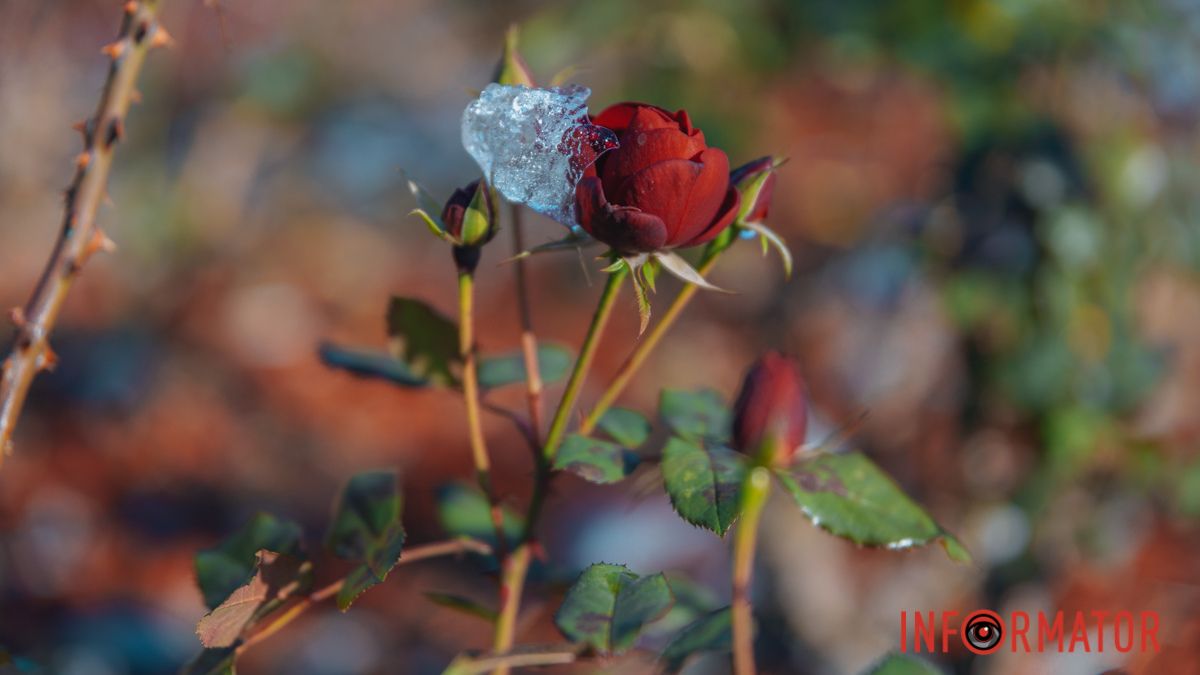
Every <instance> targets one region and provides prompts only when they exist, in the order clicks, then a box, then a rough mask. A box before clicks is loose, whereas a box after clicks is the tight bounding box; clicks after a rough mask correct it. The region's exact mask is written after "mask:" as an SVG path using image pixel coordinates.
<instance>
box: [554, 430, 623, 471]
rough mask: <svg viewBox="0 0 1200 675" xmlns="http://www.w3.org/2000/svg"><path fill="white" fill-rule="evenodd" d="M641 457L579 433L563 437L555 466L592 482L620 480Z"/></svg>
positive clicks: (615, 445) (614, 444) (618, 446)
mask: <svg viewBox="0 0 1200 675" xmlns="http://www.w3.org/2000/svg"><path fill="white" fill-rule="evenodd" d="M637 465H638V456H637V454H636V453H634V452H632V451H630V450H627V449H625V448H623V447H621V446H620V445H617V444H616V443H609V442H608V441H599V440H596V439H594V438H588V437H587V436H580V435H579V434H571V435H569V436H567V437H566V439H564V440H563V442H562V445H561V446H559V448H558V454H556V455H555V457H554V468H555V469H558V470H559V471H569V472H571V473H573V474H575V475H576V476H579V477H580V478H582V479H584V480H586V481H589V482H592V483H616V482H618V481H620V480H623V479H624V478H625V477H627V476H628V475H629V474H631V473H633V470H634V469H636V468H637Z"/></svg>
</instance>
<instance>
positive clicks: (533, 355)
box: [509, 204, 542, 443]
mask: <svg viewBox="0 0 1200 675" xmlns="http://www.w3.org/2000/svg"><path fill="white" fill-rule="evenodd" d="M509 213H511V214H512V241H513V254H514V255H520V254H521V252H522V251H524V250H525V233H524V232H523V225H524V223H522V222H521V207H520V206H518V205H517V204H511V205H510V211H509ZM513 274H514V276H515V277H516V281H517V310H518V313H519V315H520V318H521V352H522V354H523V355H524V357H525V389H526V392H527V395H528V397H529V424H530V426H531V427H532V428H533V438H534V441H535V443H540V441H541V437H542V374H541V368H540V366H539V364H538V344H537V335H535V334H534V332H533V311H532V309H531V307H530V304H529V281H528V280H527V279H526V277H525V259H524V258H517V259H516V262H515V263H514V266H513Z"/></svg>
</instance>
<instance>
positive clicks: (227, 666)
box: [180, 645, 237, 675]
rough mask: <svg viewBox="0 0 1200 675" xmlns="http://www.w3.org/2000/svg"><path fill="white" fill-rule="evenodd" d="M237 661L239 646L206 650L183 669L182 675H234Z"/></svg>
mask: <svg viewBox="0 0 1200 675" xmlns="http://www.w3.org/2000/svg"><path fill="white" fill-rule="evenodd" d="M236 659H237V645H234V646H231V647H220V648H216V649H205V650H204V651H202V652H200V654H199V655H198V656H196V658H194V659H192V660H191V662H189V663H188V664H187V665H186V666H184V667H183V670H182V671H180V675H234V672H235V671H234V661H235V660H236Z"/></svg>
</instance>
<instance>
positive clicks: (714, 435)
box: [658, 389, 730, 441]
mask: <svg viewBox="0 0 1200 675" xmlns="http://www.w3.org/2000/svg"><path fill="white" fill-rule="evenodd" d="M658 414H659V415H660V416H661V417H662V419H663V421H664V422H666V423H667V425H668V426H670V427H671V429H673V430H674V431H675V433H677V434H679V435H680V436H683V437H684V438H687V439H689V440H694V441H705V440H712V441H723V440H725V439H727V438H729V423H730V416H729V409H728V408H726V407H725V404H724V402H723V401H722V400H721V395H720V394H718V393H717V392H715V391H712V390H711V389H704V390H701V391H681V390H678V389H664V390H663V392H662V396H661V397H660V399H659V404H658Z"/></svg>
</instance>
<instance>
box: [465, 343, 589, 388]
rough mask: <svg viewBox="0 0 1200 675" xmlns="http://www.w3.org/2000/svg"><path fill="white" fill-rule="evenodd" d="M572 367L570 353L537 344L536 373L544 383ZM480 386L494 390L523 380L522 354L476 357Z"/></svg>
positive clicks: (523, 359) (523, 361)
mask: <svg viewBox="0 0 1200 675" xmlns="http://www.w3.org/2000/svg"><path fill="white" fill-rule="evenodd" d="M570 368H571V352H570V351H568V350H567V349H566V348H564V347H560V346H558V345H553V344H540V345H538V375H540V376H541V378H542V382H543V383H546V384H550V383H554V382H557V381H559V380H561V379H562V378H563V377H565V376H566V374H567V371H568V370H570ZM478 377H479V386H480V387H483V388H484V389H495V388H497V387H503V386H505V385H509V384H515V383H517V382H524V381H525V356H524V354H522V353H521V352H513V353H511V354H504V355H501V356H488V357H484V358H481V359H480V360H479V371H478Z"/></svg>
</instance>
